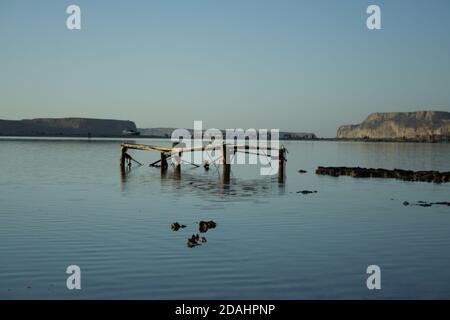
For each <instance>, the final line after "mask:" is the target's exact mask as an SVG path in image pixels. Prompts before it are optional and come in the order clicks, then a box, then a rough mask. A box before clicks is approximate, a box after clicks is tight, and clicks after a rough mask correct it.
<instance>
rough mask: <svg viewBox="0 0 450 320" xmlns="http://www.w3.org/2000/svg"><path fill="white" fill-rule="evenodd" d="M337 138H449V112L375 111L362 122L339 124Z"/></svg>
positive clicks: (433, 139) (445, 139)
mask: <svg viewBox="0 0 450 320" xmlns="http://www.w3.org/2000/svg"><path fill="white" fill-rule="evenodd" d="M337 138H340V139H374V140H377V139H379V140H411V141H450V112H443V111H417V112H389V113H372V114H371V115H369V116H368V117H367V118H366V119H365V120H364V121H363V122H362V123H360V124H356V125H344V126H341V127H339V129H338V131H337Z"/></svg>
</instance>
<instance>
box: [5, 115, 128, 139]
mask: <svg viewBox="0 0 450 320" xmlns="http://www.w3.org/2000/svg"><path fill="white" fill-rule="evenodd" d="M127 131H136V125H135V123H134V122H132V121H123V120H106V119H86V118H41V119H31V120H17V121H16V120H0V135H4V136H88V135H92V136H103V137H108V136H121V135H126V132H127Z"/></svg>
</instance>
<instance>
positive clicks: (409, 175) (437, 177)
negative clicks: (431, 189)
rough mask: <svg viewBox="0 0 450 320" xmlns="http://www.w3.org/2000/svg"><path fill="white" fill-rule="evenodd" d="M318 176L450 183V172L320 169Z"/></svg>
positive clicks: (357, 168) (347, 168)
mask: <svg viewBox="0 0 450 320" xmlns="http://www.w3.org/2000/svg"><path fill="white" fill-rule="evenodd" d="M316 174H318V175H328V176H333V177H338V176H350V177H354V178H388V179H397V180H403V181H424V182H434V183H446V182H450V172H439V171H412V170H401V169H394V170H387V169H372V168H369V169H367V168H360V167H318V168H317V170H316Z"/></svg>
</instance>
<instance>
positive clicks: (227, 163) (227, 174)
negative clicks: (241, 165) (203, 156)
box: [222, 143, 231, 183]
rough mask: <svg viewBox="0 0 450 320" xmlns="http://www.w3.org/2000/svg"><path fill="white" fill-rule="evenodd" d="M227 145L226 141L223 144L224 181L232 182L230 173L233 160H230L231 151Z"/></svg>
mask: <svg viewBox="0 0 450 320" xmlns="http://www.w3.org/2000/svg"><path fill="white" fill-rule="evenodd" d="M228 151H229V150H228V148H227V145H226V144H225V143H224V144H223V145H222V165H223V181H224V182H225V183H229V182H230V173H231V163H230V162H231V161H230V153H229V152H228Z"/></svg>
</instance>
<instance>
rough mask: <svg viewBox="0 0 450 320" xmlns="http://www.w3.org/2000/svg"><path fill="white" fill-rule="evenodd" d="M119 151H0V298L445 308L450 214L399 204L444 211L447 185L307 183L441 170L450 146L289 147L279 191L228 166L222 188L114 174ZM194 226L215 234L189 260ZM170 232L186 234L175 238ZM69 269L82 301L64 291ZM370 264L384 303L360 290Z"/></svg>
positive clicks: (54, 146) (23, 144)
mask: <svg viewBox="0 0 450 320" xmlns="http://www.w3.org/2000/svg"><path fill="white" fill-rule="evenodd" d="M138 143H148V144H156V145H160V144H168V142H167V141H162V140H143V139H140V140H138ZM119 145H120V141H118V140H107V139H98V140H94V139H93V140H90V141H88V140H77V139H11V138H8V139H0V163H1V169H0V204H1V206H0V257H1V258H0V259H1V261H0V298H6V299H14V298H39V299H48V298H63V299H73V298H86V299H96V298H103V299H109V298H113V299H116V298H117V299H119V298H124V299H131V298H137V299H148V298H149V299H177V298H180V299H198V298H205V299H214V298H219V299H222V298H223V299H247V298H248V299H266V298H275V299H309V298H319V299H320V298H327V299H335V298H337V299H353V298H374V299H376V298H400V299H415V298H444V299H445V298H450V250H449V247H450V207H444V206H433V207H430V208H423V207H418V206H408V207H405V206H403V204H402V203H403V201H409V202H411V203H413V202H416V201H418V200H423V201H449V200H450V192H449V191H450V185H449V184H443V185H438V184H429V183H422V182H404V181H396V180H387V179H355V178H351V177H339V178H334V177H328V176H316V175H315V174H314V170H315V168H316V167H317V166H320V165H323V166H327V165H329V166H334V165H335V166H362V167H382V168H387V169H394V168H402V169H413V170H440V171H450V161H449V160H450V144H408V143H359V142H325V141H320V142H294V141H292V142H286V143H285V145H286V147H287V148H288V150H289V154H288V162H287V168H286V181H285V182H284V183H279V182H278V180H277V178H276V177H262V176H260V175H259V174H258V170H259V168H258V167H255V166H239V167H238V166H233V168H232V178H231V182H230V184H224V183H221V180H220V177H219V174H218V172H217V171H216V170H215V168H214V167H212V168H211V170H210V171H209V172H208V173H205V172H204V171H203V169H195V168H193V167H190V166H188V165H186V166H184V165H183V168H182V171H181V177H177V176H176V175H174V172H173V170H172V169H169V171H168V172H167V174H166V176H164V177H161V175H160V171H159V169H156V168H149V167H147V166H144V167H135V168H133V169H132V171H131V172H130V173H129V174H128V175H126V176H122V175H121V173H120V170H119V165H118V153H119ZM131 153H132V155H133V156H135V157H136V159H138V160H139V161H141V162H145V163H147V164H148V163H150V162H151V161H154V160H156V159H157V156H158V155H156V154H152V153H145V152H131ZM299 169H305V170H307V171H308V173H307V174H299V173H298V172H297V171H298V170H299ZM304 189H308V190H317V191H318V193H315V194H310V195H302V194H298V193H297V191H299V190H304ZM200 220H214V221H215V222H217V228H215V229H211V230H209V231H208V232H207V233H205V234H204V236H205V237H206V238H207V240H208V242H207V243H206V244H203V245H202V246H199V247H195V248H188V247H187V246H186V240H187V238H188V237H189V236H190V235H192V234H193V233H198V225H197V223H198V221H200ZM175 221H178V222H179V223H182V224H185V225H187V228H185V229H180V230H179V231H177V232H174V231H172V230H171V229H170V224H171V223H172V222H175ZM72 264H75V265H78V266H80V268H81V270H82V289H81V290H73V291H69V290H68V289H67V288H66V278H67V276H68V275H67V274H66V273H65V271H66V268H67V266H68V265H72ZM372 264H376V265H379V266H380V267H381V274H382V278H381V279H382V289H381V290H379V291H369V290H368V289H367V287H366V279H367V276H368V275H367V274H366V268H367V266H369V265H372Z"/></svg>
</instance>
